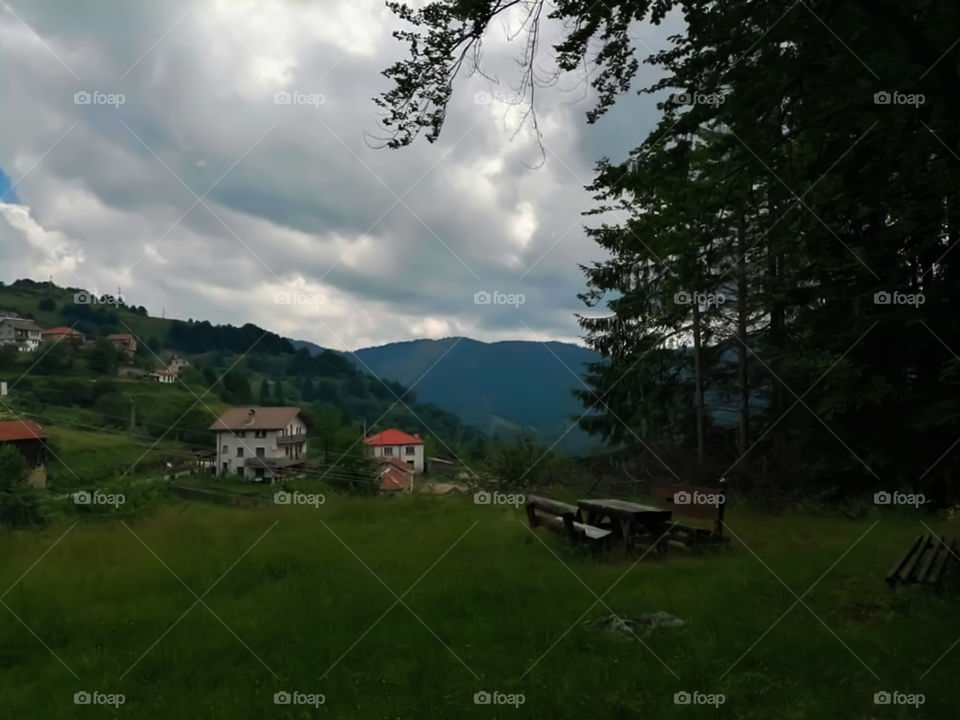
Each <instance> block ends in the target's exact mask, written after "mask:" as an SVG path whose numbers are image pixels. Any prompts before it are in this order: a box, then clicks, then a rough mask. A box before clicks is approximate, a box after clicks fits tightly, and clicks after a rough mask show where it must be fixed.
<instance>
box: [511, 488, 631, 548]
mask: <svg viewBox="0 0 960 720" xmlns="http://www.w3.org/2000/svg"><path fill="white" fill-rule="evenodd" d="M526 510H527V520H528V521H529V522H530V527H537V526H538V525H543V526H545V527H548V528H550V529H551V530H553V531H555V532H558V533H561V534H564V535H566V536H567V537H568V538H570V542H572V543H580V542H583V541H586V542H591V543H598V544H603V543H605V542H606V540H607V539H608V538H610V537H611V536H612V535H613V531H612V530H607V529H604V528H598V527H594V526H593V525H589V524H587V523H584V522H583V519H582V517H581V514H580V510H579V509H578V508H577V506H576V505H570V504H569V503H565V502H560V501H558V500H551V499H550V498H545V497H540V496H538V495H528V496H527V502H526Z"/></svg>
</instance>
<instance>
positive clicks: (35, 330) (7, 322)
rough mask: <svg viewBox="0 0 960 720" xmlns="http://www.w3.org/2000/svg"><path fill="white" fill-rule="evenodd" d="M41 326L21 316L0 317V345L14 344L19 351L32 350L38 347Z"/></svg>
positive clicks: (40, 337) (41, 333)
mask: <svg viewBox="0 0 960 720" xmlns="http://www.w3.org/2000/svg"><path fill="white" fill-rule="evenodd" d="M42 336H43V328H41V327H40V326H39V325H37V324H36V323H35V322H34V321H33V320H27V319H26V318H22V317H12V316H9V315H8V316H4V317H0V345H16V346H17V350H19V351H20V352H33V351H34V350H36V349H37V348H39V347H40V340H41V339H42Z"/></svg>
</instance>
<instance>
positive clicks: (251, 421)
mask: <svg viewBox="0 0 960 720" xmlns="http://www.w3.org/2000/svg"><path fill="white" fill-rule="evenodd" d="M299 414H300V408H298V407H250V406H247V407H233V408H229V409H227V410H224V412H223V415H221V416H220V417H219V418H218V419H217V421H216V422H215V423H213V425H211V426H210V429H211V430H279V429H280V428H283V427H286V426H287V425H289V424H290V423H292V422H293V421H294V420H296V418H297V416H298V415H299Z"/></svg>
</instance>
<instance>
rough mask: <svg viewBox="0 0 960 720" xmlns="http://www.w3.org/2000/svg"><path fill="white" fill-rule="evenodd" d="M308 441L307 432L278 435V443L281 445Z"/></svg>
mask: <svg viewBox="0 0 960 720" xmlns="http://www.w3.org/2000/svg"><path fill="white" fill-rule="evenodd" d="M306 441H307V435H306V433H299V434H297V435H277V445H280V446H281V447H282V446H283V445H296V444H297V443H305V442H306Z"/></svg>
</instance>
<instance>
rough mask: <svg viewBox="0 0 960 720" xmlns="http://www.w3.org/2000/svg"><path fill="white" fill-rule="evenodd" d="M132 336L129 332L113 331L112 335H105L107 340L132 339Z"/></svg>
mask: <svg viewBox="0 0 960 720" xmlns="http://www.w3.org/2000/svg"><path fill="white" fill-rule="evenodd" d="M133 339H134V337H133V335H131V334H130V333H113V334H112V335H107V340H133Z"/></svg>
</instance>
